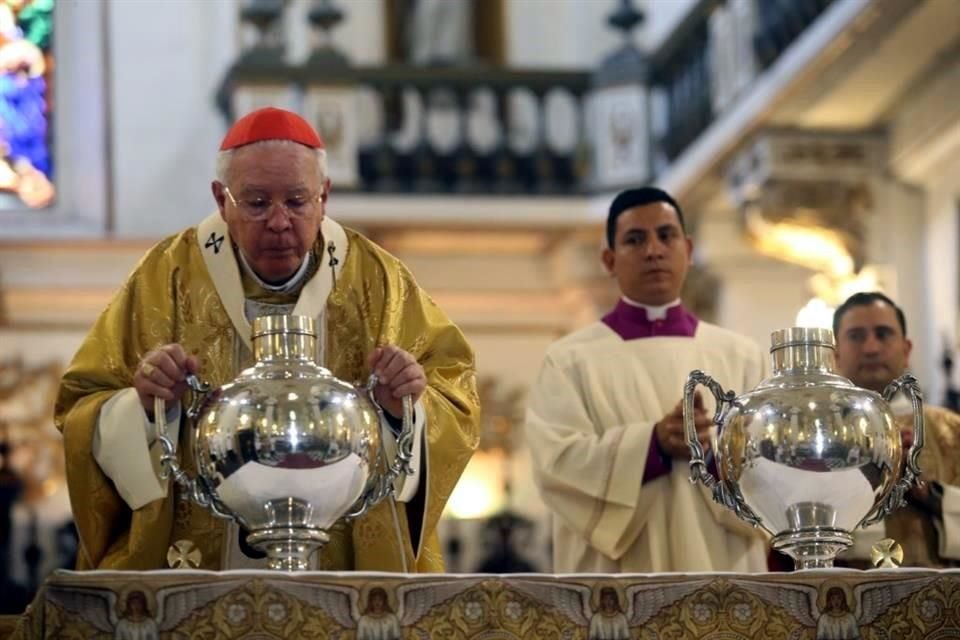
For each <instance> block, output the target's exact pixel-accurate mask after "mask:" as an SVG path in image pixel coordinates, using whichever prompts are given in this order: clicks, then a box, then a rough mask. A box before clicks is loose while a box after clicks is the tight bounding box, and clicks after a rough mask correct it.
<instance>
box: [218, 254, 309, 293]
mask: <svg viewBox="0 0 960 640" xmlns="http://www.w3.org/2000/svg"><path fill="white" fill-rule="evenodd" d="M237 249H238V251H237V255H239V256H240V264H242V265H243V270H244V271H246V272H247V273H248V274H249V275H250V277H251V278H253V279H254V280H255V281H256V283H257V284H258V285H260V286H261V287H263V288H264V289H266V290H267V291H271V292H273V293H289V292H290V291H293V290H294V289H296V288H297V286H298V285H299V284H300V282H301V281H302V280H303V277H304V276H305V275H307V270H308V269H309V268H310V262H311V261H312V260H313V255H312V254H311V252H309V251H307V255H306V256H304V258H303V260H301V261H300V268H299V269H297V271H296V273H294V274H293V275H292V276H290V278H289V279H288V280H287V281H286V282H283V283H281V284H270V283H268V282H265V281H264V280H263V278H261V277H260V276H258V275H257V272H256V271H254V270H253V267H251V266H250V263H248V262H247V257H246V256H245V255H243V249H240V248H239V247H237Z"/></svg>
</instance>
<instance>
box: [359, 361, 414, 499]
mask: <svg viewBox="0 0 960 640" xmlns="http://www.w3.org/2000/svg"><path fill="white" fill-rule="evenodd" d="M378 382H379V380H378V378H377V376H376V374H371V375H370V378H369V379H368V380H367V387H366V391H367V396H368V397H369V398H370V402H372V403H373V406H375V407H376V408H377V412H379V413H382V412H383V408H382V407H381V406H380V403H378V402H377V398H376V396H375V395H374V393H373V390H374V389H375V388H376V386H377V384H378ZM401 402H402V404H403V423H402V424H403V426H402V428H401V429H400V435H399V436H398V437H397V455H396V457H395V458H394V459H393V462H392V463H391V464H390V466H389V468H388V469H387V471H386V472H385V473H383V474H381V475H380V476H379V478H377V480H376V481H375V482H374V484H373V486H372V487H371V488H370V489H369V490H368V491H367V492H366V493H365V494H364V495H362V496H360V499H359V500H358V501H357V504H356V508H355V509H354V510H352V511H350V512H348V513H347V514H345V517H347V518H359V517H360V516H362V515H363V514H364V513H366V512H367V510H369V509H370V507H373V506H374V505H376V504H377V503H378V502H380V501H381V500H383V499H384V498H386V497H388V496H391V495H393V493H394V482H396V480H397V478H399V477H400V476H401V475H406V476H410V475H413V466H412V465H411V461H412V460H413V431H414V428H413V396H409V395H408V396H404V397H403V399H402V401H401Z"/></svg>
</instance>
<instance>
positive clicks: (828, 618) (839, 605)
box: [817, 587, 860, 640]
mask: <svg viewBox="0 0 960 640" xmlns="http://www.w3.org/2000/svg"><path fill="white" fill-rule="evenodd" d="M817 640H860V627H859V626H858V625H857V618H856V616H854V615H853V612H852V611H850V604H849V603H848V602H847V594H846V593H844V592H843V589H841V588H840V587H830V589H829V590H828V591H827V608H826V609H825V610H824V611H823V613H821V614H820V619H819V620H817Z"/></svg>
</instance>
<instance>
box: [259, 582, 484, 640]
mask: <svg viewBox="0 0 960 640" xmlns="http://www.w3.org/2000/svg"><path fill="white" fill-rule="evenodd" d="M480 582H481V580H480V579H479V578H471V579H456V580H449V579H445V580H437V581H435V582H434V581H424V582H420V581H417V582H415V583H413V584H409V585H404V586H400V587H397V588H396V589H395V590H393V589H391V592H390V593H388V592H387V590H386V589H384V588H383V587H379V586H373V587H370V590H369V592H368V593H367V596H366V603H367V605H366V607H363V606H362V603H363V601H364V596H363V593H362V590H361V589H358V588H357V587H354V586H352V585H338V584H307V583H298V582H290V581H285V582H281V581H276V582H274V581H272V580H271V581H269V582H267V585H268V587H270V588H272V589H276V590H277V591H281V592H283V593H286V594H288V595H290V596H292V597H294V598H296V599H298V600H300V601H301V602H307V603H310V605H311V606H314V607H319V608H320V609H322V610H323V611H324V612H325V613H326V614H327V615H328V616H330V619H331V622H330V625H329V626H330V629H331V630H333V629H336V628H338V627H339V628H340V629H342V630H343V632H342V633H341V634H340V635H336V634H333V633H331V635H330V637H338V638H339V637H347V638H356V640H400V639H401V638H402V637H403V633H402V630H403V629H408V628H410V627H413V626H414V625H416V624H417V623H418V622H419V621H420V620H421V619H422V618H423V617H424V616H427V615H430V614H431V613H432V612H433V610H434V607H436V606H437V605H439V604H441V603H448V602H450V601H451V600H453V599H454V598H456V597H457V596H459V595H460V594H462V593H463V592H465V591H468V590H469V589H471V588H473V587H474V586H476V585H477V584H479V583H480ZM407 635H410V632H409V631H408V632H407Z"/></svg>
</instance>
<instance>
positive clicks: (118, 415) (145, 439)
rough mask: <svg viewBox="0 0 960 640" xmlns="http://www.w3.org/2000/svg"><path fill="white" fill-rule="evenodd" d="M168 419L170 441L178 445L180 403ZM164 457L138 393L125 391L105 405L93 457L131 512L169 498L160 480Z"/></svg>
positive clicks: (96, 435) (94, 444)
mask: <svg viewBox="0 0 960 640" xmlns="http://www.w3.org/2000/svg"><path fill="white" fill-rule="evenodd" d="M166 418H167V425H168V426H167V428H168V430H169V432H170V438H171V440H173V441H174V442H177V441H178V440H179V436H180V405H179V403H178V404H177V405H175V406H173V407H171V408H170V409H168V410H167V415H166ZM162 453H163V449H162V448H161V446H160V443H159V442H157V441H156V425H154V424H153V423H152V422H150V420H149V419H148V418H147V413H146V411H144V410H143V405H142V404H140V398H139V397H138V396H137V392H136V390H135V389H133V388H128V389H124V390H123V391H120V392H119V393H116V394H115V395H114V396H113V397H112V398H110V399H109V400H108V401H107V402H106V403H104V405H103V407H101V409H100V416H99V419H98V420H97V428H96V429H95V430H94V433H93V457H94V459H96V461H97V464H98V465H100V469H102V470H103V473H104V474H106V476H107V477H108V478H110V479H111V480H112V481H113V484H114V486H115V487H116V488H117V493H119V494H120V497H121V498H123V500H124V502H126V503H127V505H128V506H129V507H130V508H131V509H134V510H136V509H139V508H140V507H142V506H144V505H146V504H149V503H151V502H153V501H154V500H158V499H160V498H165V497H166V495H167V485H168V482H167V481H166V480H161V479H160V456H161V455H162Z"/></svg>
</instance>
